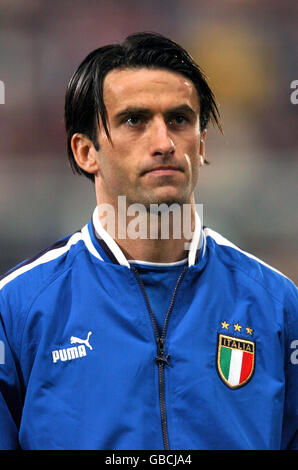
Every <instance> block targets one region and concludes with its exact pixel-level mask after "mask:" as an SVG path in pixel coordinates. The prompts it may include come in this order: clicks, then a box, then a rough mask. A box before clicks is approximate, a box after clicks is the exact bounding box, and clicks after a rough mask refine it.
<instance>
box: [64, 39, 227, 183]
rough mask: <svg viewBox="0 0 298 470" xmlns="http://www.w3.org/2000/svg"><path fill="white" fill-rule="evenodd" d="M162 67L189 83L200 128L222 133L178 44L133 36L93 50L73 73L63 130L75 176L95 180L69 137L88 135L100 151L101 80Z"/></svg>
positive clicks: (209, 98)
mask: <svg viewBox="0 0 298 470" xmlns="http://www.w3.org/2000/svg"><path fill="white" fill-rule="evenodd" d="M140 67H148V68H162V69H167V70H170V71H173V72H177V73H180V74H182V75H184V76H185V77H187V78H189V79H190V80H192V82H193V84H194V85H195V88H196V90H197V93H198V97H199V103H200V128H201V131H202V130H204V129H205V128H206V127H207V125H208V123H209V121H210V120H211V121H212V122H213V124H216V125H217V126H218V128H219V129H220V130H221V126H220V122H219V111H218V107H217V105H216V102H215V97H214V95H213V92H212V90H211V89H210V88H209V86H208V83H207V80H206V77H205V75H204V73H203V72H202V70H201V69H200V68H199V66H198V65H197V64H196V63H195V61H194V60H193V58H192V57H191V56H190V55H189V54H188V52H187V51H186V50H184V49H183V48H182V47H181V46H179V44H176V43H175V42H173V41H171V40H170V39H168V38H166V37H164V36H162V35H160V34H157V33H147V32H145V33H136V34H132V35H130V36H128V37H127V38H126V39H125V41H124V42H123V43H121V44H111V45H107V46H104V47H100V48H99V49H96V50H94V51H92V52H91V53H90V54H88V56H87V57H86V58H85V59H84V61H83V62H82V63H81V64H80V65H79V67H78V69H77V70H76V72H75V73H74V74H73V76H72V78H71V80H70V82H69V84H68V87H67V91H66V96H65V115H64V118H65V127H66V132H67V151H68V158H69V161H70V165H71V167H72V169H73V171H74V172H75V173H79V174H84V175H85V176H87V177H88V178H89V179H91V180H92V181H94V175H93V174H90V173H87V172H86V171H84V170H82V169H81V168H80V167H79V166H78V165H77V163H76V161H75V159H74V156H73V153H72V149H71V138H72V136H73V134H75V133H76V132H79V133H82V134H85V135H87V136H88V137H89V138H90V140H91V141H92V143H93V145H94V147H95V148H96V150H99V144H98V140H97V132H98V126H99V115H100V117H101V120H102V123H103V126H104V129H105V132H106V134H107V136H108V138H110V136H109V131H108V127H107V120H106V118H107V113H106V108H105V104H104V101H103V83H104V78H105V77H106V75H107V74H108V72H110V71H111V70H113V69H117V68H140Z"/></svg>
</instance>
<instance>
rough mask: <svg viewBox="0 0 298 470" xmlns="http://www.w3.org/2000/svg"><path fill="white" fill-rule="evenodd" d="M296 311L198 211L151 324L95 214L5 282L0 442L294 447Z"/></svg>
mask: <svg viewBox="0 0 298 470" xmlns="http://www.w3.org/2000/svg"><path fill="white" fill-rule="evenodd" d="M155 308H156V306H155ZM297 320H298V316H297V290H296V287H295V286H294V284H293V283H292V282H291V281H290V280H289V279H287V278H286V277H285V276H283V275H282V274H281V273H279V272H277V271H276V270H274V269H273V268H271V267H269V266H267V265H265V264H264V263H263V262H261V261H260V260H258V259H256V258H255V257H253V256H252V255H250V254H248V253H245V252H243V251H242V250H240V249H239V248H237V247H236V246H235V245H233V244H231V243H230V242H229V241H228V240H226V239H225V238H223V237H222V236H221V235H219V234H217V233H216V232H214V231H212V230H210V229H208V228H204V229H202V228H201V226H200V222H199V220H198V218H197V222H196V230H195V235H194V237H193V240H192V243H191V246H190V250H189V256H188V262H187V265H186V267H185V268H184V269H183V270H181V274H180V275H179V278H178V279H177V283H176V286H175V289H174V290H173V295H172V299H171V304H170V306H169V310H168V312H167V313H166V316H165V323H164V325H163V329H162V331H161V332H160V331H158V329H157V327H156V321H155V316H154V311H152V308H151V305H150V301H149V299H148V296H147V294H146V288H144V285H143V282H142V278H141V276H140V274H139V272H138V270H137V268H135V267H132V266H131V264H130V263H129V262H128V260H127V259H126V258H125V256H124V254H123V253H122V251H121V250H120V248H119V247H118V245H116V243H115V242H114V240H113V239H112V238H111V237H110V236H109V235H108V234H107V233H106V232H105V231H104V230H103V228H102V227H101V226H100V224H99V221H98V218H97V216H96V211H95V212H94V215H93V217H92V219H91V221H90V222H89V223H88V224H87V225H86V226H85V227H84V228H83V229H82V230H81V231H78V232H76V233H74V234H73V235H72V236H69V237H66V238H64V239H62V240H60V241H58V242H57V243H55V244H54V245H53V246H51V247H50V248H48V249H47V250H45V251H44V252H42V253H39V254H38V255H37V256H36V257H35V258H32V259H30V260H26V261H25V262H23V263H21V264H20V265H18V266H17V267H15V268H14V269H12V270H11V271H10V272H8V273H7V274H6V275H5V276H4V277H2V279H1V280H0V448H1V449H16V448H21V449H118V450H122V449H134V450H138V449H151V450H152V449H156V450H161V449H173V450H174V449H187V450H189V449H286V448H298V433H297V428H298V364H297V363H298V321H297Z"/></svg>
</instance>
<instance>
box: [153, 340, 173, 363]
mask: <svg viewBox="0 0 298 470" xmlns="http://www.w3.org/2000/svg"><path fill="white" fill-rule="evenodd" d="M164 343H165V341H164V338H158V342H157V356H156V358H155V362H156V363H157V364H158V365H160V364H161V365H163V366H165V365H167V366H169V365H170V364H169V359H170V355H169V354H167V355H166V357H164Z"/></svg>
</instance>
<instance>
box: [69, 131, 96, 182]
mask: <svg viewBox="0 0 298 470" xmlns="http://www.w3.org/2000/svg"><path fill="white" fill-rule="evenodd" d="M71 149H72V153H73V155H74V158H75V161H76V163H77V165H78V166H79V167H80V168H81V169H82V170H85V171H87V173H92V174H94V175H95V174H96V173H97V172H98V170H99V165H98V152H97V151H96V149H95V147H94V144H93V142H92V141H91V140H90V139H89V137H88V136H87V135H85V134H79V133H76V134H74V135H73V136H72V138H71Z"/></svg>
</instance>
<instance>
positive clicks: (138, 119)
mask: <svg viewBox="0 0 298 470" xmlns="http://www.w3.org/2000/svg"><path fill="white" fill-rule="evenodd" d="M144 122H145V117H144V116H138V115H137V114H136V115H131V116H128V117H127V118H125V120H124V123H125V124H128V126H130V127H137V126H139V125H141V124H144Z"/></svg>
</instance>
